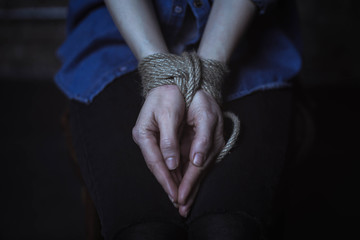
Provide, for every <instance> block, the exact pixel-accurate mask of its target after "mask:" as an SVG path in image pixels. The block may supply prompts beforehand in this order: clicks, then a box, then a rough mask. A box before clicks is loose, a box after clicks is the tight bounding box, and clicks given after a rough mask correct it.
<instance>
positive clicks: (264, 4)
mask: <svg viewBox="0 0 360 240" xmlns="http://www.w3.org/2000/svg"><path fill="white" fill-rule="evenodd" d="M251 1H253V3H254V4H255V5H256V6H257V8H258V13H259V14H260V15H261V14H264V13H265V12H266V9H267V8H268V7H269V6H271V5H272V4H274V3H276V2H277V0H251Z"/></svg>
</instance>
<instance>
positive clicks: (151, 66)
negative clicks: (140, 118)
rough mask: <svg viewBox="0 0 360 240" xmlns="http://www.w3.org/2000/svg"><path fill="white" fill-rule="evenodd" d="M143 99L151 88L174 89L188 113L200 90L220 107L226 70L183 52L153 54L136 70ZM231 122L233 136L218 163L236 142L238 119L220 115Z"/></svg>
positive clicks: (211, 62) (214, 63)
mask: <svg viewBox="0 0 360 240" xmlns="http://www.w3.org/2000/svg"><path fill="white" fill-rule="evenodd" d="M138 69H139V72H140V75H141V79H142V87H143V96H144V97H146V96H147V94H148V93H149V91H150V90H151V89H153V88H156V87H159V86H163V85H177V86H178V88H179V90H180V92H181V93H182V95H183V96H184V100H185V104H186V109H189V107H190V104H191V101H192V99H193V97H194V96H195V94H196V92H197V91H198V90H200V89H203V90H204V91H206V92H207V93H209V94H210V95H211V96H213V97H214V99H215V100H216V101H217V103H218V104H219V105H221V104H222V95H221V87H222V83H223V81H224V78H225V75H226V74H227V72H228V69H227V67H226V65H225V64H223V63H221V62H219V61H215V60H209V59H201V58H200V57H199V56H198V55H197V54H196V53H194V52H191V53H188V52H184V53H183V54H182V55H181V56H178V55H174V54H169V53H157V54H153V55H150V56H148V57H146V58H144V59H143V60H142V61H141V62H140V63H139V66H138ZM224 116H225V117H228V118H230V119H231V120H232V122H233V125H234V127H233V132H232V134H231V136H230V138H229V140H228V141H227V143H226V144H225V146H224V147H223V149H222V151H221V152H220V154H219V155H218V158H217V162H219V161H221V160H222V159H223V158H224V157H225V155H226V154H228V153H229V151H230V150H231V148H232V147H233V145H234V144H235V142H236V139H237V137H238V135H239V132H240V121H239V119H238V117H237V116H236V115H235V114H233V113H229V112H225V113H224Z"/></svg>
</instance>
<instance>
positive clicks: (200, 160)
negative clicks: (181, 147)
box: [189, 115, 217, 167]
mask: <svg viewBox="0 0 360 240" xmlns="http://www.w3.org/2000/svg"><path fill="white" fill-rule="evenodd" d="M216 123H217V121H216V117H214V116H212V115H211V116H206V117H201V118H198V119H196V122H195V136H194V139H193V141H192V143H191V149H190V156H189V157H190V161H191V162H192V163H193V164H194V165H195V166H197V167H202V166H203V165H204V164H205V160H206V159H207V158H208V155H209V152H210V149H211V147H212V143H213V133H214V129H215V128H216Z"/></svg>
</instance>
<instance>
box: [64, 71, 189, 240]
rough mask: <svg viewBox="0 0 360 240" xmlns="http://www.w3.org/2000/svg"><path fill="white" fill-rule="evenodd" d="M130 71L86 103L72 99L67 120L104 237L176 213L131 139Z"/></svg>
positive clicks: (171, 218)
mask: <svg viewBox="0 0 360 240" xmlns="http://www.w3.org/2000/svg"><path fill="white" fill-rule="evenodd" d="M138 81H139V79H138V76H137V74H136V73H131V74H128V75H126V76H124V77H122V78H119V79H117V80H115V81H114V82H113V83H111V84H110V85H109V86H108V87H106V88H105V89H104V90H103V91H102V92H101V93H100V94H99V95H98V96H97V97H96V98H95V99H94V101H93V102H92V103H91V104H88V105H87V104H82V103H79V102H72V103H71V106H70V123H71V129H72V134H73V140H74V145H75V149H76V153H77V157H78V162H79V165H80V168H81V172H82V175H83V178H84V181H85V183H86V186H87V187H88V190H89V192H90V194H91V197H92V199H93V201H94V203H95V206H96V208H97V211H98V213H99V217H100V221H101V224H102V233H103V235H104V236H105V238H106V239H114V238H116V236H118V235H119V233H120V232H121V230H122V229H124V228H126V227H128V226H131V225H136V224H138V223H142V222H157V221H160V222H161V221H163V222H167V223H169V222H170V223H171V222H173V223H174V224H175V225H178V226H180V227H181V222H182V219H181V218H180V216H179V214H178V212H177V209H175V208H174V207H173V205H172V204H171V202H170V201H169V199H168V197H167V195H166V194H165V192H164V191H163V190H162V188H161V186H160V185H159V184H158V183H157V181H156V180H155V178H154V177H153V176H152V174H151V173H150V171H149V170H148V169H147V167H146V164H145V162H144V160H143V157H142V154H141V152H140V150H139V148H138V147H137V145H136V144H135V143H134V142H133V140H132V135H131V134H132V133H131V131H132V128H133V126H134V125H135V122H136V119H137V115H138V113H139V111H140V108H141V105H142V98H141V97H140V87H139V84H138Z"/></svg>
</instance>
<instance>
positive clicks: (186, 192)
mask: <svg viewBox="0 0 360 240" xmlns="http://www.w3.org/2000/svg"><path fill="white" fill-rule="evenodd" d="M215 157H216V152H215V151H213V152H211V153H210V156H209V158H208V160H206V161H207V162H208V163H211V162H214V161H212V160H213V159H214V158H215ZM209 165H210V164H207V165H206V166H203V167H197V166H195V165H193V164H191V163H190V164H188V167H187V169H186V171H185V174H184V176H183V178H182V181H181V183H180V186H179V192H178V203H179V204H180V205H186V204H187V202H188V201H189V200H190V196H191V193H192V192H193V191H194V189H195V188H196V186H197V185H198V184H200V183H201V180H202V178H203V177H204V176H205V173H206V170H207V169H208V168H209V167H210V166H209Z"/></svg>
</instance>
